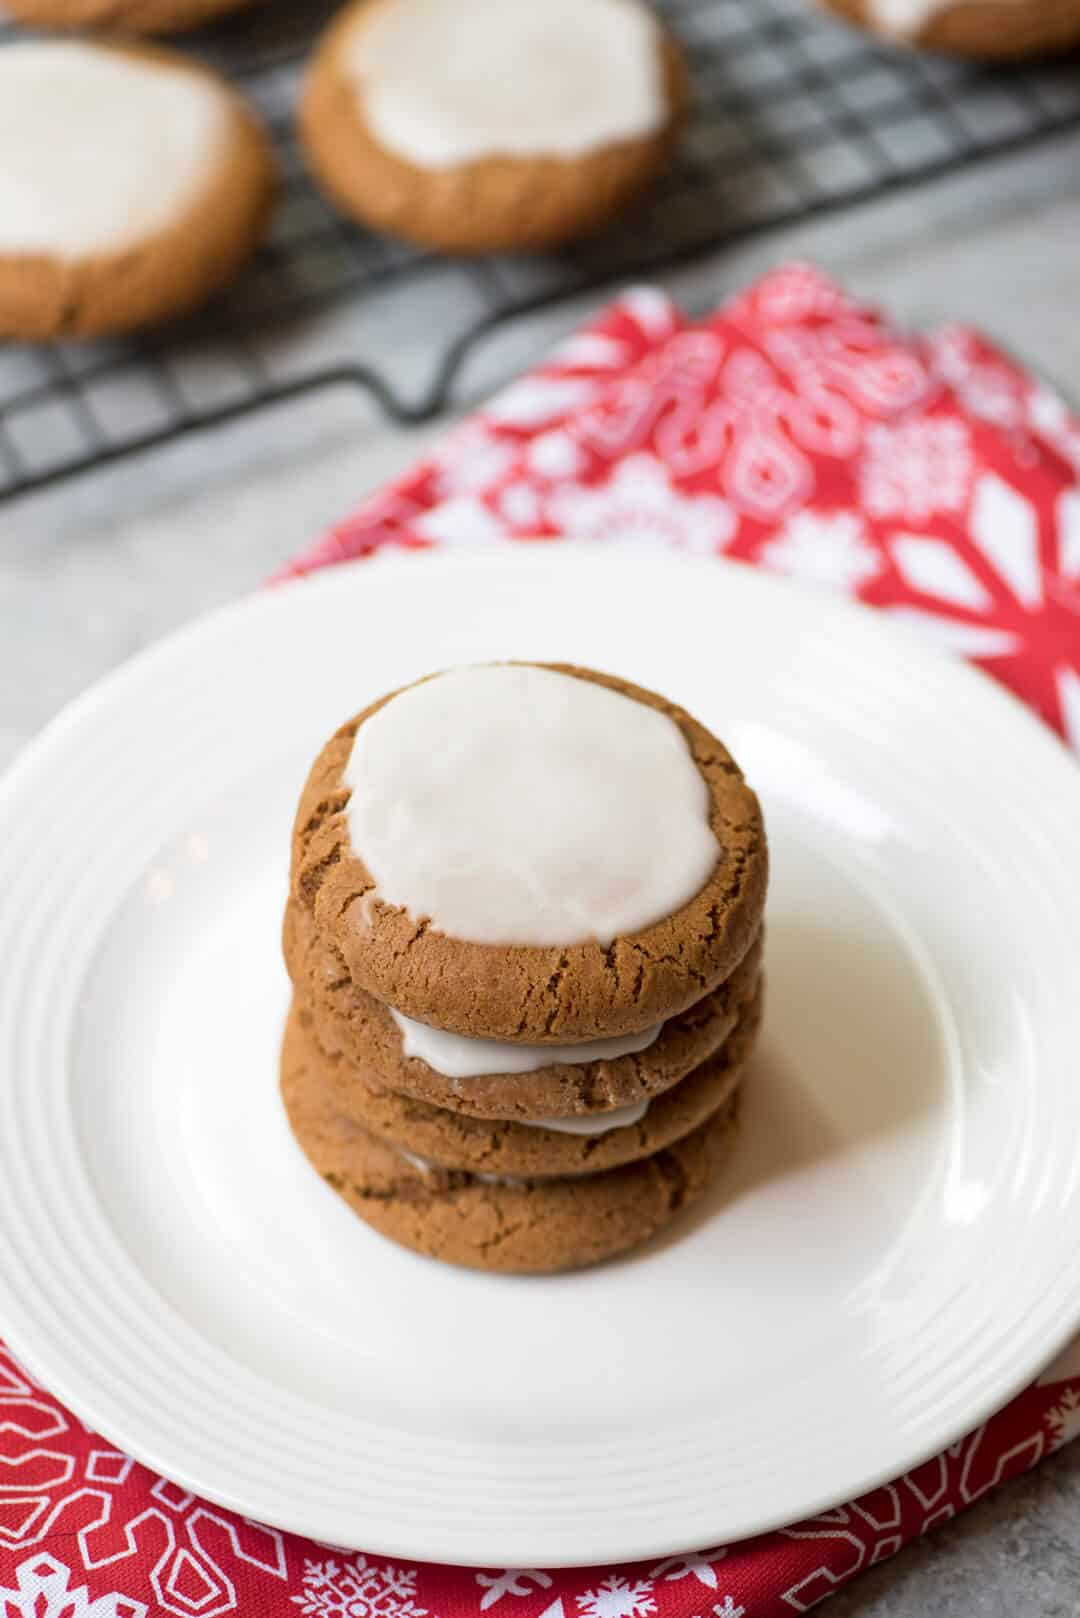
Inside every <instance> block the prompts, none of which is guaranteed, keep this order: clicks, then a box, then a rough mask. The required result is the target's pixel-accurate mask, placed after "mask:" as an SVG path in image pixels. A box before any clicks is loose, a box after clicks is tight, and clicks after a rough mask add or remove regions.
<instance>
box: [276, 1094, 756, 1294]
mask: <svg viewBox="0 0 1080 1618" xmlns="http://www.w3.org/2000/svg"><path fill="white" fill-rule="evenodd" d="M298 1074H299V1070H297V1069H296V1068H294V1067H291V1066H289V1067H286V1069H285V1071H284V1073H283V1078H282V1096H283V1099H284V1102H285V1108H286V1111H287V1113H288V1116H289V1122H290V1124H291V1125H292V1130H293V1134H294V1135H295V1136H296V1139H297V1140H298V1142H299V1143H300V1146H301V1147H302V1148H303V1150H304V1152H305V1154H306V1155H307V1157H308V1159H309V1161H310V1162H311V1164H312V1166H313V1167H314V1168H315V1169H316V1170H317V1171H318V1173H319V1174H320V1175H321V1176H322V1178H323V1179H324V1180H325V1181H326V1183H327V1184H328V1185H329V1186H331V1187H332V1188H333V1189H334V1190H335V1191H337V1192H338V1193H339V1195H341V1196H342V1197H344V1199H345V1201H346V1202H347V1203H348V1204H349V1206H350V1207H351V1208H352V1209H353V1210H354V1211H355V1212H356V1213H358V1214H359V1215H360V1217H361V1219H364V1220H366V1222H367V1223H368V1224H369V1225H372V1226H373V1227H374V1228H375V1229H376V1230H377V1231H379V1232H381V1234H382V1235H384V1236H389V1237H391V1238H392V1240H394V1241H396V1242H400V1243H401V1244H402V1245H403V1246H405V1247H411V1248H413V1249H415V1251H416V1252H418V1253H425V1254H427V1255H429V1256H430V1257H432V1258H439V1259H443V1260H444V1261H445V1262H447V1263H449V1264H462V1265H465V1266H467V1267H468V1268H470V1269H478V1270H492V1271H502V1272H507V1273H519V1274H527V1273H534V1274H535V1273H540V1274H543V1273H549V1272H552V1271H556V1270H567V1269H573V1268H577V1267H578V1266H581V1265H585V1264H596V1263H599V1262H600V1261H601V1260H602V1259H607V1258H612V1257H614V1255H615V1254H616V1253H621V1252H623V1251H625V1250H626V1249H627V1248H630V1247H636V1246H637V1245H638V1243H640V1242H643V1241H646V1240H647V1239H648V1237H650V1236H652V1235H654V1234H655V1232H656V1231H658V1230H661V1229H662V1228H663V1227H664V1226H665V1225H668V1224H670V1222H671V1221H672V1220H673V1219H674V1218H675V1217H676V1216H677V1215H678V1214H679V1213H680V1212H681V1211H682V1210H683V1209H684V1208H686V1207H688V1206H689V1205H690V1204H691V1203H692V1202H694V1201H695V1200H696V1199H697V1198H698V1197H700V1196H701V1194H702V1192H703V1191H705V1190H706V1188H707V1187H708V1185H709V1183H710V1181H711V1180H712V1178H713V1176H714V1174H715V1173H716V1171H717V1169H718V1168H719V1166H720V1164H721V1162H722V1161H723V1159H724V1157H725V1156H726V1155H727V1152H728V1149H729V1147H730V1145H731V1141H732V1137H733V1135H734V1126H735V1116H736V1104H737V1101H738V1092H736V1094H735V1095H733V1096H732V1097H731V1098H730V1099H729V1100H728V1101H727V1102H725V1103H724V1104H723V1105H722V1106H721V1107H720V1108H718V1109H717V1111H715V1112H714V1113H713V1114H712V1115H711V1117H709V1118H707V1119H706V1121H705V1122H704V1123H703V1124H699V1125H698V1127H697V1128H696V1129H694V1130H692V1131H691V1133H690V1134H689V1135H685V1136H684V1137H683V1139H682V1140H680V1141H677V1142H676V1143H675V1144H674V1145H673V1146H668V1147H665V1148H664V1150H663V1151H660V1152H656V1153H655V1154H654V1155H653V1156H652V1157H646V1158H643V1159H642V1160H641V1161H640V1162H638V1163H631V1164H628V1165H626V1166H625V1167H623V1168H616V1169H608V1170H607V1171H606V1172H605V1173H603V1174H593V1175H590V1176H588V1177H587V1178H574V1179H554V1180H529V1179H510V1178H506V1179H504V1178H502V1177H499V1176H488V1175H478V1174H460V1173H454V1172H447V1171H446V1170H444V1169H438V1168H434V1167H431V1166H429V1165H427V1164H425V1163H424V1162H423V1160H422V1159H420V1158H418V1157H416V1156H415V1155H414V1154H410V1153H405V1152H402V1151H399V1150H398V1149H396V1148H395V1147H392V1146H388V1145H386V1144H385V1142H383V1141H380V1140H377V1139H376V1138H375V1136H374V1135H370V1134H368V1133H367V1132H366V1131H365V1130H363V1129H361V1127H360V1126H359V1125H358V1124H356V1123H355V1122H353V1121H352V1120H351V1119H348V1118H346V1117H344V1116H343V1115H342V1114H340V1113H337V1112H335V1111H334V1109H333V1107H332V1105H330V1104H328V1102H327V1100H326V1098H325V1096H323V1095H316V1094H313V1093H312V1092H311V1090H310V1089H309V1088H308V1087H307V1086H305V1085H304V1083H303V1082H302V1080H301V1079H300V1078H299V1076H298Z"/></svg>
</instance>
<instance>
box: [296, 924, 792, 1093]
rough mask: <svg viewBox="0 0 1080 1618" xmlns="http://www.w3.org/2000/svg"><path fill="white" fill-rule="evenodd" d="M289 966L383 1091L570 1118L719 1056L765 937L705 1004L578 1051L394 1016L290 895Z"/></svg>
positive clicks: (326, 1036)
mask: <svg viewBox="0 0 1080 1618" xmlns="http://www.w3.org/2000/svg"><path fill="white" fill-rule="evenodd" d="M283 935H284V936H283V942H284V953H285V964H286V967H287V968H288V971H289V974H290V976H291V978H292V980H293V983H294V985H295V988H296V994H297V998H298V1000H299V1002H300V1004H301V1006H302V1007H303V1008H304V1010H305V1013H306V1014H307V1015H309V1016H310V1018H311V1020H312V1023H313V1025H314V1028H315V1032H316V1034H317V1037H318V1039H319V1041H320V1043H321V1044H322V1046H323V1048H324V1050H326V1051H328V1052H330V1053H333V1054H336V1055H341V1056H343V1057H344V1059H345V1061H346V1062H348V1063H349V1064H351V1065H353V1066H358V1067H360V1068H362V1069H363V1070H364V1071H365V1072H366V1073H367V1074H368V1075H369V1076H370V1078H371V1079H372V1081H373V1082H374V1083H376V1084H378V1085H381V1086H382V1087H383V1088H384V1089H389V1090H395V1091H399V1092H400V1093H401V1094H402V1095H406V1096H412V1097H414V1098H416V1099H418V1100H421V1101H427V1102H429V1103H430V1104H431V1105H432V1106H435V1107H441V1108H447V1109H449V1110H450V1111H451V1112H460V1113H465V1114H468V1115H470V1116H473V1117H477V1118H503V1119H513V1118H543V1117H556V1116H557V1117H572V1116H575V1115H578V1116H581V1115H585V1114H588V1113H591V1112H603V1111H607V1110H608V1109H610V1108H613V1107H627V1106H636V1105H638V1104H639V1103H640V1102H642V1101H646V1100H648V1099H649V1097H650V1096H656V1095H659V1094H661V1093H662V1092H663V1091H665V1090H668V1089H670V1087H671V1086H672V1085H673V1084H677V1083H678V1082H679V1080H680V1079H683V1078H685V1076H686V1075H687V1074H688V1073H690V1072H691V1071H692V1070H693V1069H694V1068H696V1067H699V1066H700V1064H701V1063H702V1062H704V1061H706V1060H707V1059H708V1058H709V1057H710V1056H712V1055H714V1054H715V1053H716V1051H717V1050H719V1048H720V1046H721V1045H722V1044H723V1042H724V1040H725V1039H727V1037H728V1035H729V1034H730V1033H731V1032H732V1030H733V1029H734V1027H735V1026H736V1024H737V1023H738V1021H739V1019H740V1018H741V1016H742V1015H743V1012H744V1010H745V1009H746V1007H747V1006H748V1004H749V1003H750V1001H751V1000H752V998H753V996H754V994H755V992H756V990H757V986H758V980H759V975H760V968H761V956H762V940H761V937H760V935H759V936H758V937H756V938H755V939H754V942H753V943H752V944H751V946H750V948H749V949H748V950H747V952H746V954H745V955H744V956H743V959H742V960H741V961H740V962H739V965H738V966H737V967H736V968H735V971H734V972H733V973H732V974H731V975H730V977H728V978H725V980H724V981H723V983H721V984H719V985H718V986H717V987H716V988H715V989H713V990H711V991H710V993H709V994H707V995H705V996H704V998H703V999H701V1000H698V1001H695V1003H694V1004H693V1005H692V1006H689V1007H687V1009H686V1010H685V1011H682V1012H680V1013H679V1014H678V1015H677V1016H675V1017H671V1018H669V1019H668V1020H667V1021H666V1022H661V1023H656V1024H654V1025H653V1026H652V1027H650V1028H645V1029H642V1030H640V1031H639V1032H637V1033H635V1034H630V1035H622V1036H616V1037H615V1038H613V1039H600V1040H589V1041H586V1042H584V1043H583V1044H579V1045H575V1046H564V1047H561V1048H560V1047H558V1046H552V1045H528V1044H522V1043H520V1042H514V1043H511V1042H510V1041H501V1040H477V1039H468V1038H466V1037H464V1036H462V1035H458V1034H447V1033H445V1032H444V1031H443V1030H441V1029H437V1028H432V1027H431V1026H430V1025H429V1024H427V1023H418V1022H414V1021H411V1020H410V1019H408V1018H405V1017H402V1016H401V1014H400V1013H399V1012H396V1011H391V1010H390V1008H389V1007H388V1006H385V1005H383V1004H382V1002H381V1001H379V1000H376V999H375V998H374V996H373V995H370V994H368V993H367V992H366V990H364V989H360V988H357V986H356V984H355V983H354V982H353V981H352V979H351V977H350V976H349V973H348V971H347V970H346V969H345V968H344V966H343V963H342V960H341V957H340V955H339V954H338V952H337V951H336V950H334V949H333V948H328V947H327V946H326V944H325V943H324V942H323V940H322V939H321V938H320V937H319V935H318V933H317V932H316V929H315V925H314V921H313V918H312V916H311V914H310V913H309V912H308V911H305V910H304V909H303V908H302V907H301V906H300V905H298V904H296V903H295V902H294V901H290V903H289V905H288V906H287V909H286V914H285V926H284V929H283Z"/></svg>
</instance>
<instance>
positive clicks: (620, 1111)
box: [520, 1101, 649, 1137]
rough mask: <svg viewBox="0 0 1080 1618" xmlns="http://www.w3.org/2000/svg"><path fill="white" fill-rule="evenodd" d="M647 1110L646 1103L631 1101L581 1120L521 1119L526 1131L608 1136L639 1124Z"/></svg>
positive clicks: (586, 1116) (647, 1104)
mask: <svg viewBox="0 0 1080 1618" xmlns="http://www.w3.org/2000/svg"><path fill="white" fill-rule="evenodd" d="M648 1110H649V1103H648V1102H647V1101H632V1102H631V1103H630V1105H629V1106H626V1107H615V1108H614V1109H613V1110H612V1111H611V1112H594V1113H593V1114H592V1115H591V1116H590V1115H589V1114H586V1115H585V1116H584V1117H582V1118H522V1119H521V1120H520V1121H521V1123H523V1124H524V1125H525V1127H526V1129H554V1130H557V1131H558V1133H559V1134H560V1135H589V1136H593V1137H595V1136H596V1135H609V1134H610V1133H611V1131H612V1130H613V1129H629V1127H630V1125H631V1124H639V1123H640V1122H641V1120H642V1119H643V1118H644V1116H645V1114H646V1113H647V1112H648Z"/></svg>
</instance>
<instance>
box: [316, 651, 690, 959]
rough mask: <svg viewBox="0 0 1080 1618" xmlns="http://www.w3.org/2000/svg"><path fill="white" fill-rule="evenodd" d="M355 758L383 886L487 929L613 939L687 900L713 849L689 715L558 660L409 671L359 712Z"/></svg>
mask: <svg viewBox="0 0 1080 1618" xmlns="http://www.w3.org/2000/svg"><path fill="white" fill-rule="evenodd" d="M344 776H345V781H346V784H347V785H348V786H349V788H350V789H351V796H350V799H349V805H348V810H347V816H348V824H349V833H350V837H351V840H352V846H353V848H354V849H355V850H356V851H357V853H358V854H359V855H360V856H361V858H362V859H363V860H364V863H365V864H366V865H367V868H368V870H369V871H370V872H371V875H372V877H373V878H374V880H375V884H376V890H377V892H378V895H379V897H380V898H381V899H382V900H383V901H384V902H385V903H387V904H390V905H396V906H399V907H401V908H403V909H405V910H407V911H409V912H410V914H411V915H413V916H414V917H416V918H417V919H418V920H419V919H424V918H426V919H427V920H428V921H429V923H430V925H431V926H433V927H435V928H437V929H438V930H439V931H440V932H443V933H446V934H449V935H450V936H452V937H455V938H460V939H468V940H472V941H474V942H477V943H484V944H521V945H571V944H577V943H582V942H584V941H585V940H588V939H595V940H597V941H598V942H599V943H600V944H601V945H602V946H604V947H606V946H607V945H608V944H610V943H611V941H612V939H613V938H615V937H618V936H620V935H624V934H628V933H634V932H637V931H639V930H640V929H641V928H643V927H647V926H649V925H650V924H651V923H653V922H657V921H660V920H661V919H662V918H663V917H665V916H669V915H671V914H672V913H673V912H674V911H677V910H679V909H681V907H682V906H683V905H684V904H685V903H686V902H687V901H688V900H689V899H691V898H692V897H693V896H694V894H695V893H697V892H698V891H699V890H700V889H701V887H702V886H703V884H704V883H705V881H706V879H707V878H708V876H709V874H710V872H711V871H712V869H713V867H714V865H715V864H716V860H717V856H718V853H719V848H718V844H717V841H716V838H715V837H714V836H713V833H712V830H711V828H710V826H709V793H708V789H707V787H706V785H705V782H704V780H703V779H702V777H701V775H700V773H699V772H698V769H697V767H696V765H695V764H694V761H693V759H692V757H691V755H690V750H689V748H688V747H687V745H686V742H685V740H684V739H683V735H682V732H681V731H680V730H679V728H678V726H677V725H676V724H675V723H674V722H673V721H672V720H670V719H669V718H668V717H667V716H666V714H662V713H659V712H658V711H657V710H656V709H655V708H650V707H647V706H646V705H645V704H643V703H640V702H634V701H633V700H632V699H631V698H629V697H624V696H621V695H620V694H619V693H618V692H615V691H610V690H608V689H607V688H606V687H605V686H601V685H596V684H594V683H593V682H592V681H589V680H577V679H574V678H573V677H572V676H570V675H566V674H556V673H554V672H552V671H551V670H549V669H538V668H532V667H522V666H514V665H508V664H492V665H486V666H483V667H477V668H463V669H455V670H452V671H451V672H449V673H446V674H440V675H437V676H436V677H435V678H434V679H430V680H425V681H424V682H423V683H422V684H421V685H415V686H412V687H410V689H409V690H407V691H404V692H402V693H401V694H400V695H399V696H396V697H394V698H392V699H391V701H389V702H387V703H385V704H384V706H383V707H382V708H380V709H379V710H378V712H377V713H375V714H373V715H372V717H371V718H370V719H368V720H366V721H365V722H364V724H362V725H361V726H360V728H359V730H358V731H357V733H356V740H355V742H354V744H353V749H352V753H351V756H350V758H349V762H348V765H347V766H346V769H345V772H344Z"/></svg>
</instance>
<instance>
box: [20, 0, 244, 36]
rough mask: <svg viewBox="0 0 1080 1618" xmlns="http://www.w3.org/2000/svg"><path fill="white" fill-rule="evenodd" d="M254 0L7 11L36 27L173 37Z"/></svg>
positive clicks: (154, 0)
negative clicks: (169, 35) (95, 29)
mask: <svg viewBox="0 0 1080 1618" xmlns="http://www.w3.org/2000/svg"><path fill="white" fill-rule="evenodd" d="M250 3H251V0H6V3H5V10H6V11H7V12H8V13H9V14H10V15H11V16H12V17H17V18H18V19H19V21H20V22H25V23H30V24H31V25H32V26H33V27H35V28H102V29H107V30H109V31H112V32H115V33H118V34H173V33H180V32H182V30H184V29H186V28H197V27H198V26H199V24H200V23H204V22H209V21H210V19H211V18H212V17H220V16H222V15H223V14H224V13H225V12H226V11H238V10H239V8H240V7H241V6H245V5H249V4H250Z"/></svg>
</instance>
